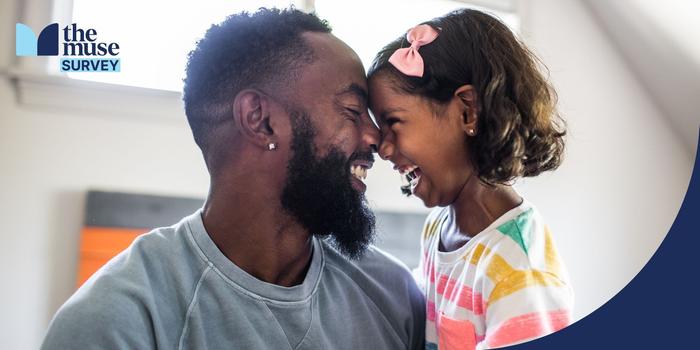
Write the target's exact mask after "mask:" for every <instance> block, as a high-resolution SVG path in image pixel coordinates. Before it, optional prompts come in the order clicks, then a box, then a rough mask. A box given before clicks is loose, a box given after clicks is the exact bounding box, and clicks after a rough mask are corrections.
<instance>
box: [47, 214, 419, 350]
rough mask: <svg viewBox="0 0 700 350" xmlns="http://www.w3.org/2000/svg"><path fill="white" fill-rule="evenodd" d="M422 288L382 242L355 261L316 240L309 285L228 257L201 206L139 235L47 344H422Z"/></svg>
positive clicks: (73, 300)
mask: <svg viewBox="0 0 700 350" xmlns="http://www.w3.org/2000/svg"><path fill="white" fill-rule="evenodd" d="M424 332H425V306H424V299H423V296H422V294H421V292H420V290H419V289H418V287H417V286H416V284H415V283H414V281H413V279H412V277H411V274H410V272H409V271H408V270H407V269H406V268H405V267H404V266H403V265H402V264H401V263H400V262H398V261H397V260H395V259H393V258H392V257H390V256H389V255H387V254H386V253H383V252H382V251H380V250H379V249H377V248H374V247H372V248H370V249H369V250H368V251H367V253H366V254H365V256H364V257H363V258H362V259H361V260H359V261H350V260H348V259H346V258H344V257H343V256H341V255H340V254H339V253H338V252H336V251H335V250H334V249H333V248H332V247H331V246H329V245H328V244H327V243H326V242H324V241H322V240H318V239H316V238H314V250H313V256H312V258H311V264H310V267H309V269H308V272H307V274H306V277H305V279H304V281H303V283H302V284H300V285H297V286H294V287H281V286H278V285H273V284H270V283H266V282H263V281H260V280H258V279H256V278H255V277H253V276H251V275H249V274H248V273H246V272H245V271H243V270H242V269H240V268H239V267H238V266H236V265H235V264H233V263H232V262H231V261H230V260H228V259H227V258H226V257H225V256H224V255H223V253H221V251H220V250H219V249H218V248H217V247H216V245H215V244H214V242H213V241H212V240H211V239H210V238H209V235H208V234H207V232H206V231H205V229H204V225H203V223H202V218H201V210H200V211H197V212H196V213H194V214H192V215H191V216H189V217H186V218H184V219H183V220H182V221H180V222H179V223H178V224H176V225H174V226H171V227H166V228H158V229H155V230H153V231H152V232H150V233H148V234H145V235H143V236H140V237H139V238H138V239H136V240H135V241H134V243H133V244H132V245H131V246H130V247H129V248H128V249H126V250H125V251H123V252H122V253H120V254H119V255H118V256H116V257H115V258H114V259H112V260H111V261H110V262H109V263H107V265H105V266H104V267H103V268H102V269H100V270H99V271H98V272H97V273H96V274H95V275H94V276H92V277H91V278H90V279H89V280H88V281H87V282H86V283H85V284H84V285H83V286H82V287H81V288H80V289H79V290H78V291H77V292H76V293H75V294H74V295H73V296H71V297H70V299H68V301H67V302H66V303H65V304H64V305H63V306H62V307H61V308H60V309H59V310H58V312H57V314H56V315H55V316H54V318H53V320H52V321H51V324H50V325H49V330H48V333H47V335H46V337H45V339H44V343H43V345H42V349H127V348H128V349H153V348H159V349H372V350H382V349H422V348H423V346H424Z"/></svg>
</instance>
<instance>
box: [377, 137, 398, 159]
mask: <svg viewBox="0 0 700 350" xmlns="http://www.w3.org/2000/svg"><path fill="white" fill-rule="evenodd" d="M394 151H395V147H394V143H393V141H392V140H391V136H388V135H387V136H384V137H382V142H381V143H380V144H379V157H380V158H382V159H384V160H391V157H392V156H393V155H394Z"/></svg>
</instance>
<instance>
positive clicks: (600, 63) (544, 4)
mask: <svg viewBox="0 0 700 350" xmlns="http://www.w3.org/2000/svg"><path fill="white" fill-rule="evenodd" d="M522 4H523V18H522V24H523V30H522V32H523V36H524V37H525V39H526V40H527V41H528V42H529V43H530V44H532V45H533V47H534V48H535V50H536V51H537V52H538V53H539V54H541V56H542V58H543V59H544V61H545V62H546V63H547V64H548V65H549V67H550V69H551V71H552V79H553V81H554V83H555V85H556V87H557V89H558V91H559V95H560V101H561V109H562V112H563V113H564V115H565V116H566V118H567V119H568V121H569V125H570V137H569V148H568V153H567V159H566V162H565V163H564V165H563V166H562V168H561V169H560V170H559V171H557V172H556V173H553V174H551V175H545V176H542V177H539V178H537V179H533V180H528V181H524V182H523V183H521V184H520V185H519V189H520V190H521V192H522V193H524V194H525V195H526V196H527V197H528V198H529V199H530V201H532V202H534V203H535V204H537V205H538V206H539V208H540V210H541V211H542V212H543V214H544V215H545V217H546V218H547V219H548V221H549V223H550V226H551V227H552V229H553V231H554V232H555V235H556V238H557V241H558V244H559V247H560V250H561V253H562V255H563V256H564V259H565V260H566V262H567V264H568V266H569V270H570V273H571V276H572V280H573V283H574V285H575V287H576V291H577V317H581V316H583V315H585V314H587V313H589V312H590V311H592V310H593V309H595V308H596V307H598V306H599V305H601V304H602V303H604V302H605V301H606V300H608V299H609V298H610V297H611V296H612V295H613V294H615V293H616V292H617V291H619V289H620V288H621V287H622V286H624V285H625V284H626V283H627V282H628V281H629V280H630V279H631V278H632V277H633V276H634V275H635V274H636V273H637V272H638V270H639V269H640V268H641V266H642V265H643V264H644V263H645V262H646V260H647V259H648V258H649V256H650V255H651V254H652V252H653V251H654V250H655V248H656V247H657V246H658V244H659V242H660V240H661V239H662V238H663V236H664V235H665V233H666V232H667V231H668V228H669V227H670V225H671V222H672V221H673V219H674V217H675V215H676V213H677V210H678V207H679V205H680V202H681V199H682V197H683V195H684V193H685V190H686V187H687V183H688V179H689V175H690V170H691V166H692V160H691V156H690V155H689V154H688V153H687V151H686V150H684V149H683V147H682V145H681V144H680V142H679V141H678V140H677V138H676V137H675V135H674V134H673V133H672V132H671V130H670V128H669V127H668V126H667V125H666V124H665V123H664V120H665V119H664V118H663V116H662V115H661V114H660V112H659V111H658V109H657V108H656V107H655V106H654V105H653V104H651V103H650V102H649V100H648V98H647V96H646V95H645V92H644V90H643V89H642V88H640V86H639V83H638V81H637V80H636V79H635V77H634V76H633V75H632V73H631V72H630V71H628V69H627V67H626V65H625V63H624V61H622V59H621V58H620V57H619V55H618V54H617V52H616V51H615V50H614V48H613V47H612V46H611V45H610V43H609V41H608V40H607V38H606V37H605V36H604V34H603V32H602V31H601V30H600V29H599V28H598V27H597V26H596V24H595V23H594V21H593V20H592V17H591V16H590V15H589V13H588V12H587V10H586V8H585V7H584V6H582V5H581V4H580V3H579V2H578V1H554V0H548V1H545V0H529V1H526V2H522ZM3 10H7V11H3ZM0 13H1V14H2V15H0V25H1V27H2V28H11V26H12V25H13V22H15V19H14V18H13V16H12V15H11V14H13V13H15V11H14V8H13V7H12V4H11V2H10V1H7V2H2V4H1V5H0ZM12 39H13V38H12V31H0V43H1V44H2V45H0V64H2V63H6V62H7V60H8V57H12V56H13V55H14V54H13V52H12V47H13V45H12V42H13V40H12ZM75 98H76V100H77V101H79V98H80V97H79V96H76V97H75ZM0 167H1V168H0V169H1V170H0V222H2V223H3V230H2V231H0V274H1V276H2V282H3V283H2V284H3V288H0V302H1V303H2V307H1V308H0V310H2V313H0V346H1V347H2V348H7V349H31V348H37V347H38V346H39V344H40V342H41V338H42V336H43V333H44V330H45V327H46V325H47V323H48V321H49V319H50V317H51V315H52V314H53V313H54V312H55V310H56V309H57V307H58V306H59V305H60V304H61V303H62V302H63V301H64V300H65V299H66V298H67V297H68V296H69V295H70V293H71V292H72V291H73V287H74V282H75V274H76V262H77V252H78V247H77V244H78V231H79V228H80V226H81V221H82V210H83V195H84V192H85V191H86V190H87V189H89V188H101V189H115V190H124V191H132V192H145V193H156V194H159V193H160V194H172V195H185V196H200V197H202V196H204V195H205V193H206V189H207V185H208V178H207V175H206V172H205V169H204V165H203V162H202V161H201V157H200V156H199V153H198V150H197V149H196V146H195V145H194V143H193V142H192V140H191V136H190V134H189V129H188V127H187V124H186V121H185V119H184V116H183V117H181V118H177V117H174V118H172V119H156V118H153V119H151V118H141V117H134V116H128V115H123V116H120V115H114V114H111V115H107V114H101V113H94V114H90V113H85V112H76V111H73V110H37V109H32V108H28V107H26V106H22V105H18V104H17V102H16V95H15V91H14V89H13V88H12V85H11V83H10V81H9V80H8V79H7V78H5V77H2V78H0ZM376 168H377V169H375V170H374V171H373V172H370V178H369V182H370V183H369V186H370V193H369V196H370V199H371V200H372V202H373V203H374V204H375V206H376V207H378V208H393V209H401V210H409V211H415V210H420V209H419V206H418V205H417V203H416V202H409V203H407V204H400V205H396V204H393V203H396V202H397V201H400V200H401V199H400V196H399V195H398V194H395V193H396V191H395V190H393V189H392V188H395V184H396V183H397V178H396V176H395V174H394V173H392V172H391V171H390V170H389V166H387V165H381V164H377V166H376ZM387 184H391V185H387ZM373 188H374V190H373ZM416 236H417V234H416V235H413V236H411V237H412V238H411V239H413V237H416Z"/></svg>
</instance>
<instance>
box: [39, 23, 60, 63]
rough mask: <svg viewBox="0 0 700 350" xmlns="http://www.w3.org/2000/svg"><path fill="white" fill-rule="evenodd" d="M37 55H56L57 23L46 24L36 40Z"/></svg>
mask: <svg viewBox="0 0 700 350" xmlns="http://www.w3.org/2000/svg"><path fill="white" fill-rule="evenodd" d="M37 54H38V55H39V56H58V23H51V24H49V25H47V26H46V27H45V28H44V30H42V31H41V33H40V34H39V39H38V40H37Z"/></svg>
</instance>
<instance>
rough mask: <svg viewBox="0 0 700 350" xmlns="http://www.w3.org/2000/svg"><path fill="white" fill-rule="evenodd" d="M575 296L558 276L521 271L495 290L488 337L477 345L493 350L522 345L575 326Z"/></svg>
mask: <svg viewBox="0 0 700 350" xmlns="http://www.w3.org/2000/svg"><path fill="white" fill-rule="evenodd" d="M572 306H573V293H572V291H571V288H570V287H569V286H568V285H567V284H565V283H564V282H563V281H561V280H560V279H559V278H557V276H556V275H554V274H551V273H548V272H542V271H537V270H518V271H515V272H513V273H511V274H510V275H509V276H508V277H506V278H504V279H503V280H501V281H500V282H499V283H497V284H496V286H495V287H494V288H493V290H492V292H491V293H490V295H489V299H488V301H487V304H486V310H485V311H486V315H485V316H486V335H485V338H484V340H483V341H482V342H481V343H480V344H479V346H477V348H479V349H489V348H496V347H503V346H508V345H513V344H518V343H522V342H525V341H528V340H532V339H535V338H539V337H542V336H545V335H547V334H550V333H553V332H556V331H558V330H560V329H562V328H564V327H566V326H568V325H569V324H571V311H572Z"/></svg>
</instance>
